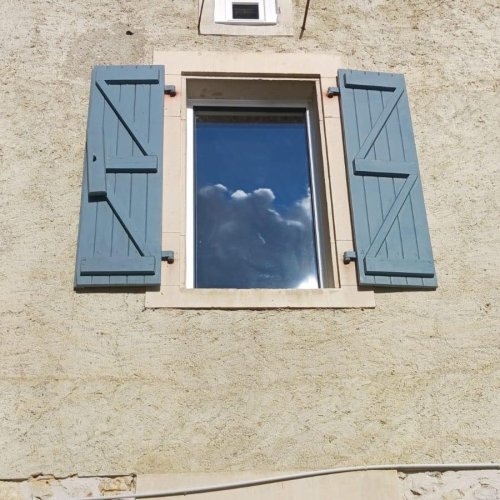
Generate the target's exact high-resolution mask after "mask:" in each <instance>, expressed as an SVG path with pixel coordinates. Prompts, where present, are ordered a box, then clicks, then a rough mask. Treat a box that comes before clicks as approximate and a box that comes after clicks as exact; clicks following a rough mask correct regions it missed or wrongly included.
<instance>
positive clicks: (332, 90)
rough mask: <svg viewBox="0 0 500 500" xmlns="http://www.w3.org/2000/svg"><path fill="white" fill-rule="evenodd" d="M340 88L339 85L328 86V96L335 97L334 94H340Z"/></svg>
mask: <svg viewBox="0 0 500 500" xmlns="http://www.w3.org/2000/svg"><path fill="white" fill-rule="evenodd" d="M339 94H340V89H339V88H338V87H328V90H327V91H326V97H333V96H334V95H339Z"/></svg>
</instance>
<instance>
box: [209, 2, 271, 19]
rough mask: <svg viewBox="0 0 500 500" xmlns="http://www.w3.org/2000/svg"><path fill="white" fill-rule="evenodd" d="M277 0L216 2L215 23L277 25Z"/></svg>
mask: <svg viewBox="0 0 500 500" xmlns="http://www.w3.org/2000/svg"><path fill="white" fill-rule="evenodd" d="M277 20H278V15H277V11H276V0H256V1H249V0H215V4H214V21H215V22H216V23H228V24H261V25H263V24H276V22H277Z"/></svg>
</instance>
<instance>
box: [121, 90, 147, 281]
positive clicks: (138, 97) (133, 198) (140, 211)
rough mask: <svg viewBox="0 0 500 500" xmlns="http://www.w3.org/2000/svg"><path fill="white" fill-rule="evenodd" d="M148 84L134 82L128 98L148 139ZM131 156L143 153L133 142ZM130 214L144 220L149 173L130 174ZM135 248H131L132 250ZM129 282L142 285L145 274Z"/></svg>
mask: <svg viewBox="0 0 500 500" xmlns="http://www.w3.org/2000/svg"><path fill="white" fill-rule="evenodd" d="M149 87H150V86H149V85H140V84H136V85H134V86H133V88H132V89H131V94H132V95H131V98H130V99H129V100H128V103H129V106H130V114H131V115H133V116H134V123H135V124H136V126H137V128H138V129H139V130H141V131H142V132H143V134H144V136H145V137H146V139H147V140H148V141H149V123H148V115H147V113H148V112H149V106H147V103H149V90H150V89H149ZM130 154H131V155H132V156H133V157H138V156H143V153H142V152H141V150H140V149H139V147H138V146H137V144H135V142H134V143H133V144H132V145H131V153H130ZM130 177H131V185H130V215H131V217H132V218H133V219H135V220H146V203H147V196H148V193H147V184H148V177H149V174H142V175H133V174H130ZM141 238H142V239H143V240H144V241H146V224H145V225H144V226H142V227H141ZM133 250H135V249H132V251H133ZM127 279H128V282H129V284H134V285H143V284H144V280H145V279H146V277H145V276H128V277H127Z"/></svg>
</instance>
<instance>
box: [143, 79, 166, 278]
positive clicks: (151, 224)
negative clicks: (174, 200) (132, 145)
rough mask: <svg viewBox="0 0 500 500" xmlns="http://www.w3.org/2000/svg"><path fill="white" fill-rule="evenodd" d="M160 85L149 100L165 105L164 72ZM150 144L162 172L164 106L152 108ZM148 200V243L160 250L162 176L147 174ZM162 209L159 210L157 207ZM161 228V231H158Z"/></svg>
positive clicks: (149, 114) (150, 113) (157, 263)
mask: <svg viewBox="0 0 500 500" xmlns="http://www.w3.org/2000/svg"><path fill="white" fill-rule="evenodd" d="M159 80H160V81H159V84H158V85H155V86H151V87H150V88H149V99H150V102H157V101H159V102H161V103H162V104H163V99H164V93H163V89H164V88H165V75H164V73H163V71H162V72H160V74H159ZM148 118H149V122H148V125H149V142H150V144H151V147H152V150H153V152H154V153H155V154H156V155H157V157H158V169H159V170H160V172H161V169H162V168H163V166H162V165H161V163H162V159H163V126H164V125H163V105H162V106H150V108H149V113H148ZM147 180H148V185H147V194H148V195H147V198H146V203H147V204H146V213H147V219H146V237H147V241H148V242H149V244H150V245H151V246H152V247H153V248H160V249H161V244H162V237H161V231H162V220H161V215H162V210H161V207H162V193H163V183H162V179H161V175H160V177H159V179H158V176H156V174H147ZM158 206H159V207H160V210H157V209H156V207H158ZM158 228H159V230H158ZM155 272H156V274H157V275H158V276H159V275H160V272H161V259H157V261H156V271H155ZM145 280H146V284H148V283H150V282H151V283H153V284H154V276H146V278H145Z"/></svg>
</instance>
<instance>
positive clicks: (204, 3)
mask: <svg viewBox="0 0 500 500" xmlns="http://www.w3.org/2000/svg"><path fill="white" fill-rule="evenodd" d="M277 9H278V22H277V23H276V24H268V25H258V24H255V23H249V24H244V23H216V22H215V21H214V11H215V0H198V15H201V19H200V34H201V35H227V36H293V21H294V18H293V1H292V0H277Z"/></svg>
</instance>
